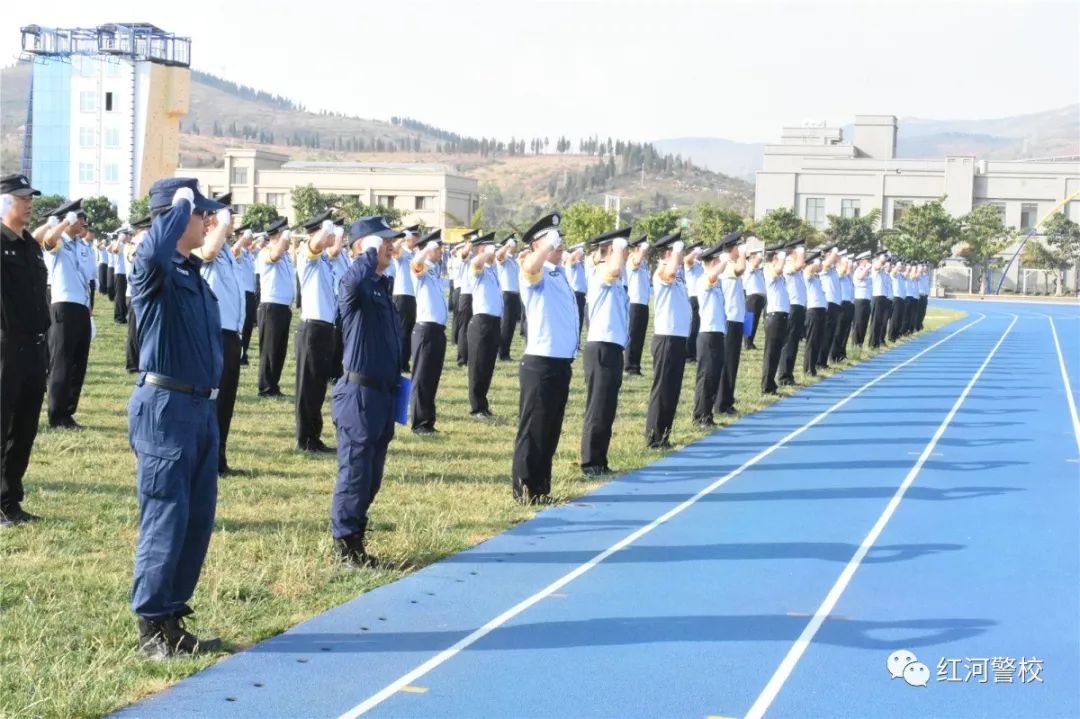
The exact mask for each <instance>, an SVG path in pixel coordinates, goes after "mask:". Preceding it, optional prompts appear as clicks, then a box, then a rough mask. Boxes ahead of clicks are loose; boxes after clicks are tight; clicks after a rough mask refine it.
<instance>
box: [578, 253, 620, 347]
mask: <svg viewBox="0 0 1080 719" xmlns="http://www.w3.org/2000/svg"><path fill="white" fill-rule="evenodd" d="M603 274H604V273H602V272H598V271H595V270H594V271H593V272H592V273H590V275H589V291H588V293H587V295H586V303H587V304H588V308H589V334H588V337H587V338H586V341H587V342H610V343H611V344H616V345H619V346H620V347H626V343H627V342H629V341H630V297H629V295H627V292H626V288H625V287H623V284H622V279H621V277H616V278H615V279H614V280H612V281H611V282H608V281H607V278H606V277H604V276H603Z"/></svg>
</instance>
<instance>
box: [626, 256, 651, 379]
mask: <svg viewBox="0 0 1080 719" xmlns="http://www.w3.org/2000/svg"><path fill="white" fill-rule="evenodd" d="M628 247H629V250H630V255H629V257H628V258H627V260H626V291H627V294H628V295H629V297H630V340H629V342H628V343H627V345H626V374H628V375H637V376H638V377H640V376H641V352H642V350H644V348H645V334H646V333H647V332H648V330H649V297H650V296H651V294H652V277H651V276H650V275H649V238H648V236H646V235H642V236H641V237H638V238H637V239H636V240H632V241H631V242H630V243H629V245H628Z"/></svg>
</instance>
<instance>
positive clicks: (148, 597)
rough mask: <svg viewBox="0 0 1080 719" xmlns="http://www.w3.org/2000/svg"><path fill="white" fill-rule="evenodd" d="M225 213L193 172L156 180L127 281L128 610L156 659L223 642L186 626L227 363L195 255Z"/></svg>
mask: <svg viewBox="0 0 1080 719" xmlns="http://www.w3.org/2000/svg"><path fill="white" fill-rule="evenodd" d="M221 209H223V206H222V205H221V204H220V203H217V202H214V201H213V200H209V199H207V198H205V197H203V196H202V195H201V194H200V193H199V190H198V185H197V183H196V181H195V180H194V179H189V178H181V177H177V178H170V179H167V180H158V181H157V182H155V183H154V184H153V185H152V186H151V188H150V211H151V213H152V214H153V215H154V220H153V225H152V226H151V228H150V231H149V233H148V234H147V235H146V236H145V238H144V239H143V241H142V242H141V243H140V244H139V247H138V249H137V250H136V251H135V262H134V265H133V267H132V271H131V277H130V280H131V284H132V303H133V304H134V306H135V315H136V317H137V318H138V326H139V338H140V340H141V345H140V353H139V367H140V369H141V370H142V371H141V372H140V374H139V375H138V379H137V380H136V382H135V390H134V391H133V392H132V395H131V401H130V403H129V404H128V438H129V441H130V443H131V447H132V449H133V450H134V451H135V461H136V486H137V487H138V496H139V540H138V547H137V548H136V550H135V569H134V577H133V579H134V581H133V584H132V589H131V609H132V611H133V612H134V613H135V615H136V616H137V617H138V620H139V650H140V651H141V652H142V653H143V654H144V655H146V656H148V657H151V658H154V659H167V658H170V657H176V656H182V655H190V654H196V653H200V652H204V651H212V650H215V649H217V648H219V647H220V646H221V640H219V639H210V640H205V639H199V638H198V637H196V636H194V635H193V634H191V633H190V632H188V631H187V630H186V629H185V628H184V624H183V619H184V617H186V616H187V615H189V614H191V613H192V610H191V608H190V607H189V606H188V605H187V601H188V600H189V599H191V595H192V594H193V593H194V591H195V585H196V583H197V582H198V580H199V573H200V572H201V571H202V565H203V560H204V559H205V558H206V550H207V547H208V546H209V544H210V534H211V532H212V530H213V528H214V512H215V509H216V506H217V464H218V420H217V416H216V415H217V413H216V406H215V405H216V402H215V400H216V398H217V394H218V381H219V380H220V378H221V365H222V356H221V322H220V319H219V312H218V303H217V300H216V299H215V298H214V294H213V292H211V290H210V288H209V287H208V286H207V284H206V281H205V280H203V278H202V276H201V275H200V274H199V270H200V265H201V262H200V260H199V259H198V258H197V257H193V256H192V251H193V250H195V249H196V248H197V247H200V246H201V245H202V244H203V241H204V239H205V237H206V232H207V223H208V221H209V218H210V217H211V216H212V215H213V213H214V212H216V211H218V210H221Z"/></svg>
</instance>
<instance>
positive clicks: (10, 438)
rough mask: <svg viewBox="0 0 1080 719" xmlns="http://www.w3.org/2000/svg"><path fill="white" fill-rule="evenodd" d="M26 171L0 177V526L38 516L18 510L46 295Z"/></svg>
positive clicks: (32, 426) (40, 366)
mask: <svg viewBox="0 0 1080 719" xmlns="http://www.w3.org/2000/svg"><path fill="white" fill-rule="evenodd" d="M40 194H41V193H40V192H38V191H37V190H35V189H33V188H32V187H31V186H30V180H29V179H27V177H26V176H25V175H8V176H6V177H4V178H3V179H2V180H0V197H2V198H3V207H2V209H0V218H2V219H3V226H2V231H3V239H2V240H0V271H2V275H3V277H2V279H0V297H2V299H0V318H2V319H0V323H2V324H0V339H2V340H3V341H2V342H0V422H2V425H3V427H2V429H0V526H2V527H10V526H12V525H15V524H22V523H24V522H31V521H33V520H35V519H40V517H38V516H37V515H35V514H30V513H29V512H27V511H26V510H24V509H23V508H22V501H23V483H22V479H23V475H24V474H26V467H27V465H28V464H29V462H30V450H31V449H32V448H33V446H34V438H35V437H37V430H38V416H39V415H40V414H41V404H42V402H43V401H44V398H45V370H46V369H47V368H48V352H47V346H46V339H47V334H48V331H49V299H48V297H47V296H46V291H45V285H46V282H47V280H46V271H45V260H44V258H43V257H42V253H41V245H39V244H38V243H37V241H36V240H35V239H34V238H33V236H32V235H31V234H30V232H29V231H28V228H27V225H28V224H29V222H30V217H31V214H32V211H33V196H34V195H40Z"/></svg>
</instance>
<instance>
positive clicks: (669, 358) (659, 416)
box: [645, 335, 686, 447]
mask: <svg viewBox="0 0 1080 719" xmlns="http://www.w3.org/2000/svg"><path fill="white" fill-rule="evenodd" d="M652 358H653V383H652V390H651V391H650V392H649V409H648V411H647V412H646V413H645V443H646V444H647V445H648V446H649V447H662V446H664V445H666V444H668V443H669V442H670V437H671V425H672V424H674V422H675V411H676V410H677V409H678V408H679V394H680V393H681V391H682V381H683V371H684V370H685V369H686V338H685V337H676V336H674V335H653V341H652Z"/></svg>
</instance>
